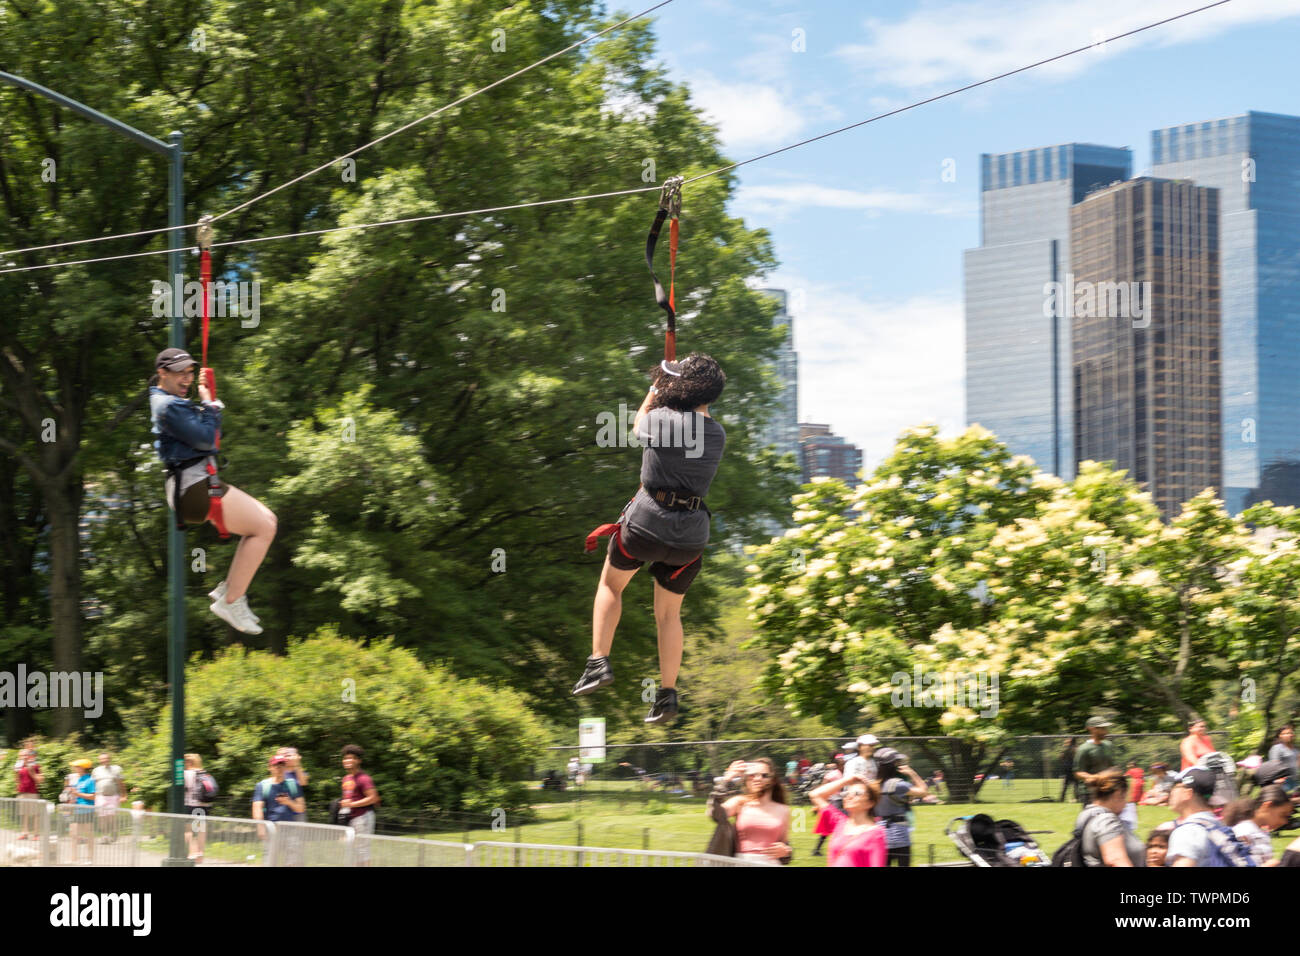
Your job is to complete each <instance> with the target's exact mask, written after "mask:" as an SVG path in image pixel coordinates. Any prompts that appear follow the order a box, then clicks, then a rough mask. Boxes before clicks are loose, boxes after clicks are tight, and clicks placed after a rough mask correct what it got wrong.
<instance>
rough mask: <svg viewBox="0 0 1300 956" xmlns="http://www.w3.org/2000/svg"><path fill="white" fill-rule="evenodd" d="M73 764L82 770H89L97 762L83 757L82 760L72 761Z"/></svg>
mask: <svg viewBox="0 0 1300 956" xmlns="http://www.w3.org/2000/svg"><path fill="white" fill-rule="evenodd" d="M72 766H74V767H80V768H81V769H82V770H89V769H90V768H91V767H93V766H95V763H94V761H93V760H86V759H85V758H84V757H83V758H82V759H81V760H74V761H72Z"/></svg>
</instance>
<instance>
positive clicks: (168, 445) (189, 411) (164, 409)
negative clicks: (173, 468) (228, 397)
mask: <svg viewBox="0 0 1300 956" xmlns="http://www.w3.org/2000/svg"><path fill="white" fill-rule="evenodd" d="M221 409H222V406H221V405H220V403H217V402H212V403H204V404H201V405H197V404H195V403H194V402H191V401H190V400H189V399H188V398H181V397H180V396H179V395H172V394H171V393H170V392H165V391H163V390H162V389H161V388H158V387H157V386H156V385H153V386H150V387H149V414H150V417H151V419H152V421H153V433H154V434H155V435H157V436H158V440H157V441H155V442H154V448H155V449H156V450H157V452H158V457H160V458H161V459H162V460H163V462H164V463H165V464H168V465H174V464H177V463H179V462H182V461H188V460H190V459H193V458H202V457H205V456H206V455H208V454H210V453H211V452H212V451H213V450H214V449H215V447H216V442H217V432H219V431H220V430H221Z"/></svg>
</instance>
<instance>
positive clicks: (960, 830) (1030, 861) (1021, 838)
mask: <svg viewBox="0 0 1300 956" xmlns="http://www.w3.org/2000/svg"><path fill="white" fill-rule="evenodd" d="M943 832H944V834H945V835H946V836H947V837H948V838H949V839H950V840H952V842H953V843H955V844H956V845H957V849H959V850H961V852H962V855H963V856H965V857H966V858H967V859H969V860H970V861H971V863H972V864H974V865H975V866H997V867H1013V866H1014V867H1022V866H1050V865H1051V863H1052V861H1051V859H1050V858H1049V857H1048V855H1047V854H1046V853H1044V852H1043V851H1042V849H1040V848H1039V846H1038V843H1037V842H1035V840H1034V838H1033V836H1031V835H1030V831H1028V830H1026V829H1025V828H1024V827H1022V826H1021V825H1020V824H1019V823H1016V822H1015V821H1014V820H997V821H994V819H993V818H992V817H991V816H989V815H988V814H987V813H977V814H975V815H973V816H965V817H953V818H952V819H951V820H949V821H948V825H947V826H945V827H944V828H943ZM1050 832H1051V831H1050V830H1035V831H1034V833H1050Z"/></svg>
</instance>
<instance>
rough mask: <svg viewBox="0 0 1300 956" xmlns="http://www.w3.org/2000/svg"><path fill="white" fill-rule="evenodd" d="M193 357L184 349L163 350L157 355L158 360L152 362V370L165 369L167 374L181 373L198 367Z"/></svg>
mask: <svg viewBox="0 0 1300 956" xmlns="http://www.w3.org/2000/svg"><path fill="white" fill-rule="evenodd" d="M198 364H199V363H198V362H197V361H195V359H194V356H192V355H190V353H189V352H187V351H185V350H184V349H163V350H162V351H161V352H159V353H158V358H157V359H156V360H155V361H154V363H153V367H154V368H165V369H166V370H167V371H169V372H183V371H185V370H186V369H187V368H189V367H191V366H194V365H198Z"/></svg>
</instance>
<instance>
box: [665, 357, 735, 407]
mask: <svg viewBox="0 0 1300 956" xmlns="http://www.w3.org/2000/svg"><path fill="white" fill-rule="evenodd" d="M680 368H681V372H682V374H681V375H673V374H671V373H669V372H666V371H664V369H663V366H657V367H656V368H655V369H654V371H653V372H652V374H653V375H654V386H655V388H657V389H658V390H659V391H658V394H656V395H655V396H654V399H653V400H652V401H651V403H650V407H651V408H671V409H673V410H674V411H679V412H693V411H695V409H697V408H699V407H700V406H701V405H711V404H713V403H714V402H716V401H717V400H718V396H719V395H721V394H722V389H723V386H725V385H726V384H727V376H726V374H725V373H724V372H723V371H722V366H721V365H719V364H718V362H717V360H716V359H714V358H713V357H712V356H711V355H705V354H703V353H702V352H692V353H691V354H690V355H688V356H686V358H684V359H682V361H681V363H680Z"/></svg>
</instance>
